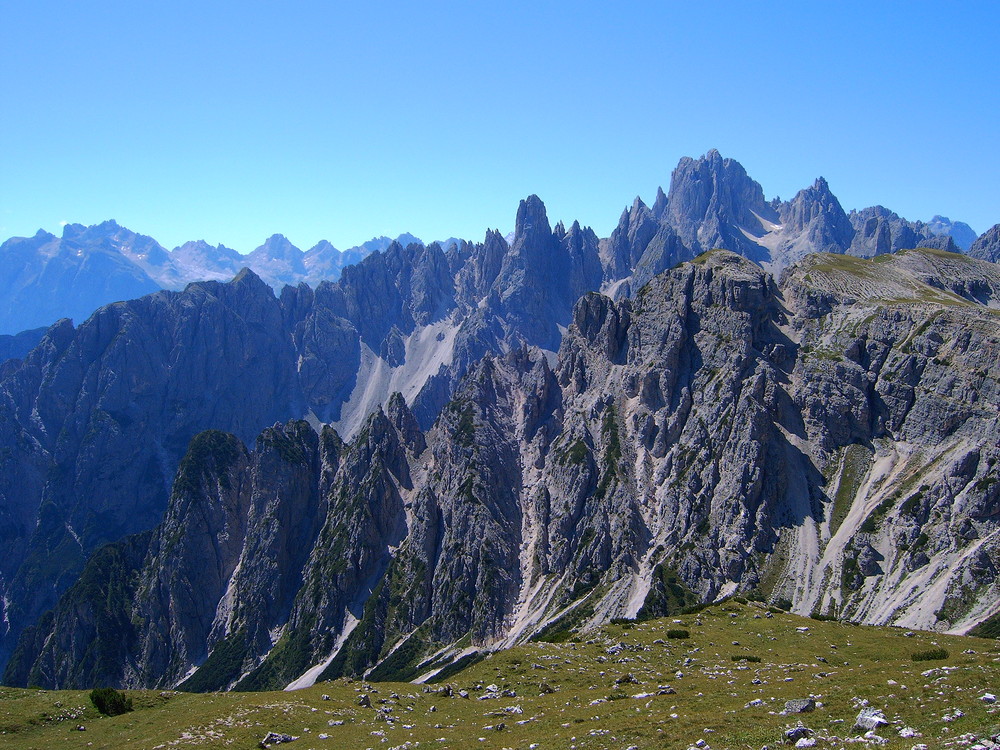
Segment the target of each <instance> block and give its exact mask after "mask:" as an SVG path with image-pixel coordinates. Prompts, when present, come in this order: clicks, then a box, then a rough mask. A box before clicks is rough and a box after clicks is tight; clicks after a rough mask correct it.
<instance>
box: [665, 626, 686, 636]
mask: <svg viewBox="0 0 1000 750" xmlns="http://www.w3.org/2000/svg"><path fill="white" fill-rule="evenodd" d="M690 637H691V633H690V631H687V630H682V629H680V628H671V629H670V630H668V631H667V638H690Z"/></svg>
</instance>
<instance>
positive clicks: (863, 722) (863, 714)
mask: <svg viewBox="0 0 1000 750" xmlns="http://www.w3.org/2000/svg"><path fill="white" fill-rule="evenodd" d="M888 724H889V721H888V720H887V719H886V718H885V714H883V713H882V709H880V708H862V709H861V711H860V712H859V713H858V718H857V719H855V720H854V728H855V729H860V730H861V731H864V732H871V731H874V730H876V729H878V728H880V727H884V726H887V725H888Z"/></svg>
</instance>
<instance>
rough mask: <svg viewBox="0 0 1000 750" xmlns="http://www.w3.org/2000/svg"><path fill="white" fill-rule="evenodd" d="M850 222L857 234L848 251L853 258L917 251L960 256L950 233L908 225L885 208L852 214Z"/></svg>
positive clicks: (908, 223)
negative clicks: (945, 252) (911, 249)
mask: <svg viewBox="0 0 1000 750" xmlns="http://www.w3.org/2000/svg"><path fill="white" fill-rule="evenodd" d="M850 222H851V224H852V225H853V226H854V229H855V232H856V233H855V235H854V239H853V241H852V242H851V243H850V244H849V247H848V249H847V252H849V253H850V254H851V255H857V256H859V257H862V258H872V257H874V256H876V255H883V254H885V253H895V252H898V251H899V250H905V249H910V248H915V247H929V248H932V249H938V250H946V251H948V252H959V248H958V246H957V245H956V244H955V242H954V240H953V239H952V238H951V237H950V236H949V235H948V234H947V233H943V232H934V231H932V229H931V228H930V227H929V226H928V225H926V224H924V223H923V222H920V221H907V220H906V219H903V218H901V217H900V216H898V215H897V214H895V213H893V212H892V211H890V210H889V209H887V208H883V207H882V206H873V207H871V208H866V209H864V210H863V211H852V212H851V216H850Z"/></svg>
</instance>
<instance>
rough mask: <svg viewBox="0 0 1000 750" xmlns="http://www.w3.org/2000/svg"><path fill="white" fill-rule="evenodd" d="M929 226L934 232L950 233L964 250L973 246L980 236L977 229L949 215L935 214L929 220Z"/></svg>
mask: <svg viewBox="0 0 1000 750" xmlns="http://www.w3.org/2000/svg"><path fill="white" fill-rule="evenodd" d="M927 228H928V229H929V230H930V231H931V232H933V233H934V234H945V235H948V236H949V237H951V238H952V239H953V240H955V244H956V245H958V247H960V248H961V249H962V250H968V249H969V248H970V247H972V243H973V242H975V241H976V237H978V235H977V234H976V232H975V230H974V229H973V228H972V227H970V226H969V225H968V224H966V223H965V222H964V221H952V220H951V219H949V218H948V217H947V216H939V215H935V216H934V218H933V219H931V220H930V221H928V222H927Z"/></svg>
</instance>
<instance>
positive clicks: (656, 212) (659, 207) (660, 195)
mask: <svg viewBox="0 0 1000 750" xmlns="http://www.w3.org/2000/svg"><path fill="white" fill-rule="evenodd" d="M666 210H667V194H666V193H664V192H663V188H662V187H658V188H656V200H655V201H653V216H655V217H656V218H657V219H660V218H662V217H663V214H664V212H665V211H666Z"/></svg>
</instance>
